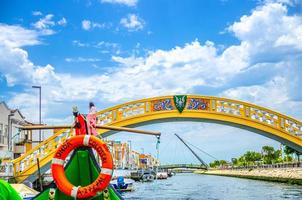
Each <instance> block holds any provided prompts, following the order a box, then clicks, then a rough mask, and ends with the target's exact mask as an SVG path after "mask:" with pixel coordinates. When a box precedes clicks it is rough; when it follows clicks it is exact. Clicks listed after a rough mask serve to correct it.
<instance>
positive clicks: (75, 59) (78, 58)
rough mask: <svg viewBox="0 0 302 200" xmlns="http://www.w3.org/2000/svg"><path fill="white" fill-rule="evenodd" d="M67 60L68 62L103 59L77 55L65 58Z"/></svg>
mask: <svg viewBox="0 0 302 200" xmlns="http://www.w3.org/2000/svg"><path fill="white" fill-rule="evenodd" d="M65 61H66V62H99V61H101V59H98V58H83V57H77V58H65Z"/></svg>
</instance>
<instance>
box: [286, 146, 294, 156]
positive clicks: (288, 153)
mask: <svg viewBox="0 0 302 200" xmlns="http://www.w3.org/2000/svg"><path fill="white" fill-rule="evenodd" d="M283 152H284V153H285V154H286V155H292V154H293V153H295V152H296V151H295V149H293V148H291V147H289V146H287V145H285V147H284V150H283Z"/></svg>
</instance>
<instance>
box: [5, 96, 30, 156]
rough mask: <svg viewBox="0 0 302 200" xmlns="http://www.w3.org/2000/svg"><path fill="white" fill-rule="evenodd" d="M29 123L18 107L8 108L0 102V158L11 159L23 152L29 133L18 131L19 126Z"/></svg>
mask: <svg viewBox="0 0 302 200" xmlns="http://www.w3.org/2000/svg"><path fill="white" fill-rule="evenodd" d="M26 124H29V123H28V122H27V121H26V120H25V118H24V116H23V115H22V114H21V112H20V111H19V110H18V109H14V110H12V109H9V107H8V106H7V105H6V103H5V102H0V159H12V158H17V157H19V156H20V155H21V154H22V153H24V152H25V146H24V141H27V140H31V135H25V134H24V133H23V132H22V133H21V132H20V131H19V128H18V127H20V126H23V125H26Z"/></svg>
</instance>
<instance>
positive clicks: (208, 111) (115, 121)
mask: <svg viewBox="0 0 302 200" xmlns="http://www.w3.org/2000/svg"><path fill="white" fill-rule="evenodd" d="M186 96H187V101H186V104H185V107H184V110H183V111H182V113H180V112H179V111H178V109H177V108H176V105H175V102H174V99H173V96H160V97H154V98H148V99H142V100H137V101H131V102H128V103H124V104H121V105H117V106H114V107H111V108H108V109H105V110H102V111H99V112H97V115H98V123H99V124H106V125H114V126H129V127H136V126H140V125H144V124H150V123H161V122H167V121H178V120H182V121H186V120H188V121H206V122H213V123H219V124H226V125H230V126H234V127H239V128H242V129H246V130H249V131H252V132H255V133H258V134H261V135H264V136H266V137H269V138H272V139H274V140H277V141H279V142H281V143H283V144H286V145H289V146H291V147H292V148H294V149H296V150H298V151H300V152H302V123H301V121H299V120H296V119H294V118H291V117H288V116H286V115H283V114H281V113H278V112H275V111H273V110H270V109H267V108H264V107H261V106H257V105H254V104H251V103H247V102H242V101H237V100H232V99H227V98H219V97H210V96H198V95H186ZM164 105H165V106H166V107H165V106H164ZM100 133H101V134H103V136H104V137H105V136H108V135H110V134H113V133H114V132H112V131H108V130H100Z"/></svg>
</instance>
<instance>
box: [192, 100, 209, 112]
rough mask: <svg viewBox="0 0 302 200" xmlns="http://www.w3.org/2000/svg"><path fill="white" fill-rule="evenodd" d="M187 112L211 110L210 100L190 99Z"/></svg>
mask: <svg viewBox="0 0 302 200" xmlns="http://www.w3.org/2000/svg"><path fill="white" fill-rule="evenodd" d="M187 110H210V100H209V99H201V98H188V105H187Z"/></svg>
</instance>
